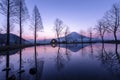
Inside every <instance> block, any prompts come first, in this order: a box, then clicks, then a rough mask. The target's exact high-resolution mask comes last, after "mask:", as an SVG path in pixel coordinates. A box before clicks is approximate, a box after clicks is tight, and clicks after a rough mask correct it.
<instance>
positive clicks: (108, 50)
mask: <svg viewBox="0 0 120 80" xmlns="http://www.w3.org/2000/svg"><path fill="white" fill-rule="evenodd" d="M119 48H120V45H117V44H104V45H102V44H92V45H90V44H84V45H81V44H71V45H60V48H59V47H55V48H53V47H51V46H38V47H36V48H35V47H30V48H25V49H23V50H21V52H20V50H15V51H12V52H9V53H10V55H8V56H9V57H8V56H7V55H3V53H5V52H3V53H2V54H1V55H0V80H6V78H10V77H11V76H13V75H14V77H16V80H20V79H21V80H80V79H81V80H119V79H120V77H119V76H120V49H119ZM6 54H7V52H6ZM7 60H8V61H7ZM6 61H7V62H6ZM8 64H9V65H8ZM6 67H9V68H11V70H5V69H6ZM3 70H4V71H3ZM20 71H21V72H20ZM7 72H8V73H7Z"/></svg>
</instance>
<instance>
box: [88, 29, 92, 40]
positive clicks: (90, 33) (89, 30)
mask: <svg viewBox="0 0 120 80" xmlns="http://www.w3.org/2000/svg"><path fill="white" fill-rule="evenodd" d="M88 33H89V38H90V40H89V42H92V34H93V33H92V28H91V27H90V28H89V29H88Z"/></svg>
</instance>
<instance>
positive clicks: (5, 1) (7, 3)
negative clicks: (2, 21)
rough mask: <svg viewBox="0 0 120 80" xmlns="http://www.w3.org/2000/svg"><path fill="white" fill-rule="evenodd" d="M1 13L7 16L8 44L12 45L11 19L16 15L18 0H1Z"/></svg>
mask: <svg viewBox="0 0 120 80" xmlns="http://www.w3.org/2000/svg"><path fill="white" fill-rule="evenodd" d="M0 13H1V14H3V15H5V16H6V18H7V21H6V22H7V31H6V33H7V42H6V45H8V46H9V45H10V21H11V19H12V18H13V17H14V16H15V15H16V0H1V1H0Z"/></svg>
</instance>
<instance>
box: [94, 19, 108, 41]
mask: <svg viewBox="0 0 120 80" xmlns="http://www.w3.org/2000/svg"><path fill="white" fill-rule="evenodd" d="M95 29H96V30H97V32H98V33H99V35H100V37H101V39H102V42H104V35H105V33H106V31H107V29H108V26H107V25H106V22H105V21H104V19H101V20H99V22H98V24H97V26H96V28H95Z"/></svg>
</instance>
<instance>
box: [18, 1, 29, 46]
mask: <svg viewBox="0 0 120 80" xmlns="http://www.w3.org/2000/svg"><path fill="white" fill-rule="evenodd" d="M17 11H18V16H17V18H18V20H17V21H18V23H19V28H20V32H19V35H20V42H19V44H22V33H23V23H24V22H25V21H26V19H28V18H29V15H28V10H27V7H26V4H25V0H18V1H17Z"/></svg>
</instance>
